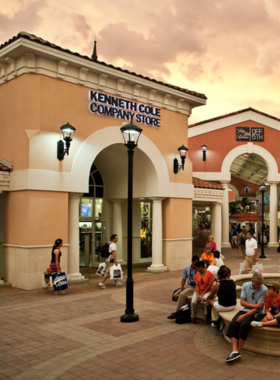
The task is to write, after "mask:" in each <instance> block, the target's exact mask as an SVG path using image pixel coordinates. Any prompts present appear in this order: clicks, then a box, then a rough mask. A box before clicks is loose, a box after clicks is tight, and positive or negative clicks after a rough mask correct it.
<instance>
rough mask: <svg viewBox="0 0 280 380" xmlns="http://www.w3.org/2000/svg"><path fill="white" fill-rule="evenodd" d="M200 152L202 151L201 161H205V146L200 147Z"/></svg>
mask: <svg viewBox="0 0 280 380" xmlns="http://www.w3.org/2000/svg"><path fill="white" fill-rule="evenodd" d="M201 150H202V160H203V161H206V150H207V146H206V145H205V144H203V145H202V146H201Z"/></svg>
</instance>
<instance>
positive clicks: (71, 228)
mask: <svg viewBox="0 0 280 380" xmlns="http://www.w3.org/2000/svg"><path fill="white" fill-rule="evenodd" d="M80 196H81V194H76V193H69V209H68V233H69V234H68V235H69V253H68V273H67V274H68V276H69V283H72V284H73V283H83V282H88V281H89V280H88V279H86V278H85V277H84V276H82V275H81V273H80V250H79V198H80Z"/></svg>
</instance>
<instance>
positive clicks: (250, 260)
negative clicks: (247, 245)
mask: <svg viewBox="0 0 280 380" xmlns="http://www.w3.org/2000/svg"><path fill="white" fill-rule="evenodd" d="M255 263H256V262H255V256H246V259H245V262H244V270H251V269H252V267H253V265H255Z"/></svg>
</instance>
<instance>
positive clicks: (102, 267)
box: [96, 262, 107, 277]
mask: <svg viewBox="0 0 280 380" xmlns="http://www.w3.org/2000/svg"><path fill="white" fill-rule="evenodd" d="M106 269H107V265H106V263H105V262H104V263H100V264H99V267H98V269H97V271H96V274H97V276H101V277H103V276H104V274H105V273H106Z"/></svg>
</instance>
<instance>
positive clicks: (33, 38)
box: [0, 32, 207, 99]
mask: <svg viewBox="0 0 280 380" xmlns="http://www.w3.org/2000/svg"><path fill="white" fill-rule="evenodd" d="M20 38H25V39H27V40H30V41H33V42H36V43H39V44H42V45H45V46H49V47H51V48H53V49H56V50H60V51H63V52H64V53H67V54H71V55H75V56H76V57H80V58H83V59H86V60H88V61H91V62H94V63H97V64H98V65H103V66H106V67H110V68H112V69H114V70H118V71H121V72H123V73H127V74H129V75H134V76H136V77H138V78H142V79H145V80H148V81H151V82H154V83H157V84H160V85H162V86H166V87H169V88H173V89H174V90H177V91H181V92H185V93H187V94H190V95H193V96H196V97H198V98H201V99H207V97H206V96H205V95H204V94H200V93H198V92H195V91H191V90H187V89H186V88H181V87H178V86H173V85H172V84H169V83H164V82H162V81H158V80H156V79H151V78H149V77H144V76H143V75H141V74H136V73H135V72H131V71H128V70H124V69H122V68H120V67H116V66H113V65H111V64H108V63H106V62H102V61H98V60H97V61H93V60H92V59H91V58H90V57H88V56H87V55H81V54H79V53H77V52H72V51H71V50H69V49H63V48H62V47H60V46H58V45H55V44H53V43H51V42H49V41H46V40H44V39H43V38H41V37H37V36H35V35H34V34H29V33H27V32H19V33H18V35H17V36H14V37H12V38H11V39H9V40H8V41H6V42H5V43H4V44H2V45H0V50H1V49H3V48H4V47H6V46H8V45H10V44H11V43H13V42H14V41H16V40H19V39H20Z"/></svg>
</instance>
